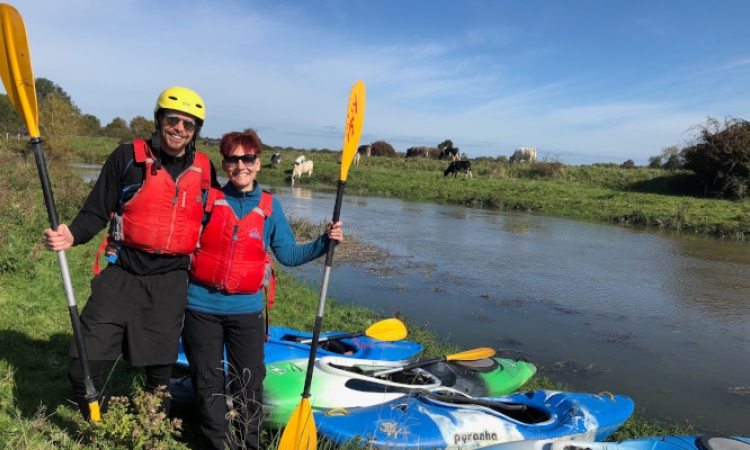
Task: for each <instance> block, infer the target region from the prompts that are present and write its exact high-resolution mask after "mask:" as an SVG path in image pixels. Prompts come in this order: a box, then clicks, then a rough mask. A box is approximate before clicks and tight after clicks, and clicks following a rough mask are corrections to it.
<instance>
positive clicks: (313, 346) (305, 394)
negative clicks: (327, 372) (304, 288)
mask: <svg viewBox="0 0 750 450" xmlns="http://www.w3.org/2000/svg"><path fill="white" fill-rule="evenodd" d="M345 187H346V181H343V180H339V182H338V189H337V190H336V204H335V205H334V207H333V219H332V221H333V223H334V224H335V223H336V222H338V221H339V216H340V215H341V203H342V201H343V199H344V188H345ZM337 243H338V242H337V241H334V240H331V241H329V242H328V254H326V265H325V268H324V269H323V282H322V283H321V286H320V300H319V301H318V315H317V316H315V326H314V327H313V336H312V341H311V343H310V358H309V360H308V361H307V373H306V374H305V387H304V389H303V390H302V398H310V386H311V385H312V376H313V367H314V366H315V355H316V353H317V348H318V343H319V342H320V330H321V329H322V328H323V311H324V310H325V305H326V295H327V293H328V278H329V276H330V274H331V264H332V263H333V253H334V251H335V250H336V244H337Z"/></svg>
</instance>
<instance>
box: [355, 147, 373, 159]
mask: <svg viewBox="0 0 750 450" xmlns="http://www.w3.org/2000/svg"><path fill="white" fill-rule="evenodd" d="M357 153H359V154H362V155H365V156H367V157H369V156H370V155H371V154H372V144H368V145H360V146H359V147H358V148H357Z"/></svg>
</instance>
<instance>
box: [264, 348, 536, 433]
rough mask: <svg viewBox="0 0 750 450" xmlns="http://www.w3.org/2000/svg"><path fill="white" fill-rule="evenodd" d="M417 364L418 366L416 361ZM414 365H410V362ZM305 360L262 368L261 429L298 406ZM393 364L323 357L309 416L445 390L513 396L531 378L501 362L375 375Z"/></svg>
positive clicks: (527, 366)
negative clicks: (262, 409) (264, 370)
mask: <svg viewBox="0 0 750 450" xmlns="http://www.w3.org/2000/svg"><path fill="white" fill-rule="evenodd" d="M416 361H418V360H416ZM411 362H414V361H410V363H411ZM307 364H308V360H307V359H295V360H289V361H280V362H275V363H271V364H267V365H266V379H265V381H264V383H263V401H264V411H265V413H266V420H265V426H266V427H268V428H282V427H284V426H285V425H286V423H287V422H288V421H289V418H290V417H291V414H292V412H293V411H294V409H295V408H296V407H297V405H298V404H299V402H300V400H301V395H302V390H303V388H304V383H305V375H306V371H307ZM405 365H406V364H405V363H403V362H401V363H399V362H392V361H375V360H362V359H353V358H342V357H333V356H325V357H323V358H320V359H318V360H317V361H316V362H315V369H314V371H313V377H312V383H311V385H310V405H311V406H312V409H313V411H314V412H315V411H328V410H330V409H334V408H352V407H356V406H370V405H376V404H380V403H384V402H387V401H390V400H393V399H396V398H399V397H402V396H404V395H406V394H407V393H410V392H413V391H414V390H423V389H427V390H429V389H435V388H438V387H449V388H452V389H455V390H457V391H460V392H462V393H464V394H467V395H471V396H490V397H491V396H498V395H505V394H509V393H511V392H514V391H516V390H517V389H518V388H519V387H521V386H522V385H523V384H524V383H526V381H528V380H529V379H530V378H531V377H532V376H533V375H534V374H535V373H536V367H535V366H534V365H533V364H531V363H528V362H524V361H513V360H509V359H503V358H485V359H480V360H477V361H449V362H446V361H441V362H434V363H432V364H429V365H424V366H423V367H420V368H414V369H407V370H402V371H399V372H396V373H389V374H387V375H382V376H374V373H375V372H378V371H383V370H389V369H394V368H400V367H403V366H405Z"/></svg>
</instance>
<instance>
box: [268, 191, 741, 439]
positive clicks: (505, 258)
mask: <svg viewBox="0 0 750 450" xmlns="http://www.w3.org/2000/svg"><path fill="white" fill-rule="evenodd" d="M269 189H270V190H271V191H272V192H273V193H274V194H275V195H276V196H277V197H278V198H279V199H280V200H281V202H282V205H283V207H284V210H285V212H286V214H287V215H288V216H294V217H298V218H303V219H308V220H310V221H311V222H313V223H321V222H323V221H324V220H329V219H330V217H331V215H332V212H333V205H334V199H335V195H333V194H329V193H319V192H312V191H310V190H307V189H303V188H294V189H293V188H288V187H273V188H269ZM341 220H342V221H344V223H345V227H346V228H345V231H346V233H347V234H351V235H353V236H355V237H356V239H357V240H360V241H364V242H368V243H372V244H375V245H377V246H379V247H381V248H383V249H384V250H385V251H386V252H387V253H388V254H389V256H388V258H386V259H385V260H384V261H382V262H380V263H378V264H372V265H364V266H361V265H353V266H352V265H344V266H340V267H339V266H336V267H335V268H334V269H333V270H332V271H331V274H330V282H329V286H328V294H329V296H331V297H334V298H336V299H337V300H338V301H342V302H347V303H354V304H358V305H363V306H366V307H369V308H372V309H375V310H377V311H381V312H383V313H385V314H393V313H396V312H398V313H401V314H403V315H405V316H408V317H409V319H410V320H411V322H412V323H416V324H421V325H423V326H429V327H430V329H432V330H433V331H435V332H437V333H438V334H439V335H441V336H445V337H446V338H447V339H449V341H450V342H452V343H455V344H457V345H459V346H461V347H462V348H465V349H471V348H476V347H485V346H489V347H493V348H496V349H498V350H502V351H503V354H511V355H512V354H517V355H519V356H522V357H525V358H527V359H528V360H529V361H531V362H533V363H535V364H536V365H537V366H538V367H539V368H540V369H541V370H540V373H542V374H544V375H545V376H547V377H549V378H550V379H552V380H554V381H557V382H564V383H567V384H568V385H570V386H571V388H572V389H574V390H578V391H589V392H602V391H609V392H612V393H617V394H624V395H628V396H630V397H632V398H633V399H634V401H635V402H636V409H637V410H639V411H642V412H644V413H645V414H646V415H647V416H649V417H653V418H657V419H668V420H670V421H677V422H680V423H685V427H686V432H690V431H691V430H690V429H689V428H688V426H693V427H694V429H698V430H704V431H713V432H718V433H730V434H739V435H743V436H750V396H748V395H750V394H749V392H750V300H749V299H748V296H749V294H750V279H749V278H748V274H750V246H747V245H742V244H738V243H734V242H729V241H723V240H717V239H714V238H708V237H702V236H693V235H674V234H665V233H662V234H660V233H654V232H649V231H643V230H640V231H639V230H633V229H628V228H623V227H619V226H606V225H596V224H589V223H582V222H576V221H571V220H565V219H557V218H550V217H541V216H533V215H526V214H513V213H503V212H498V211H491V210H482V209H473V208H460V207H451V206H440V205H433V204H421V203H410V202H404V201H401V200H395V199H381V198H363V197H353V196H349V195H346V196H345V198H344V204H343V206H342V210H341ZM292 270H294V271H295V273H296V274H297V276H298V277H300V278H302V279H303V280H305V282H307V283H308V284H311V285H314V286H317V287H318V288H319V286H320V280H321V270H322V269H321V266H320V265H313V264H308V265H305V266H302V267H300V268H295V269H292ZM324 323H325V318H324ZM742 388H745V389H744V390H743V389H742ZM742 393H744V395H739V394H742Z"/></svg>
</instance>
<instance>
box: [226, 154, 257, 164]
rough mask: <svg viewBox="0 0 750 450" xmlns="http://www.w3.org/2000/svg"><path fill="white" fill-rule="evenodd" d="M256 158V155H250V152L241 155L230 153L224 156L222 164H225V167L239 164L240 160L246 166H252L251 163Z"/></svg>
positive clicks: (253, 162)
mask: <svg viewBox="0 0 750 450" xmlns="http://www.w3.org/2000/svg"><path fill="white" fill-rule="evenodd" d="M257 160H258V155H251V154H247V155H242V156H237V155H230V156H225V157H224V164H226V165H227V167H234V166H236V165H237V164H239V163H240V161H242V164H244V165H246V166H252V165H253V164H255V161H257Z"/></svg>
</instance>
